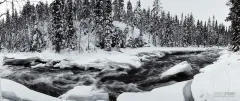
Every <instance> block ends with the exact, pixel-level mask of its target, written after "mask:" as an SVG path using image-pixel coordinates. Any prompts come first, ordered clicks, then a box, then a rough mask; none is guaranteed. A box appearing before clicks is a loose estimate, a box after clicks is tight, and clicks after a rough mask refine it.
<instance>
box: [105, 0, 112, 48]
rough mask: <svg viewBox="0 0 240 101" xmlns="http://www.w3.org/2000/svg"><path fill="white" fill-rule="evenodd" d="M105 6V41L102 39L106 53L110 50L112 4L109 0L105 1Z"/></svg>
mask: <svg viewBox="0 0 240 101" xmlns="http://www.w3.org/2000/svg"><path fill="white" fill-rule="evenodd" d="M104 4H105V5H106V6H105V8H104V26H105V28H104V29H105V32H104V33H105V35H104V36H105V39H104V48H105V50H106V51H111V48H112V38H111V37H112V18H111V14H112V3H111V0H106V1H105V2H104Z"/></svg>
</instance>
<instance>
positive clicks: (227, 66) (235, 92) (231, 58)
mask: <svg viewBox="0 0 240 101" xmlns="http://www.w3.org/2000/svg"><path fill="white" fill-rule="evenodd" d="M222 53H223V54H222V56H221V57H220V58H219V60H218V61H217V62H215V63H214V64H212V65H210V66H207V67H206V68H204V69H202V70H201V72H202V73H200V74H198V75H196V76H195V77H194V80H193V83H192V92H193V97H194V99H195V101H240V87H239V85H240V80H239V77H240V68H239V65H240V61H239V60H240V54H239V53H232V52H229V51H223V52H222Z"/></svg>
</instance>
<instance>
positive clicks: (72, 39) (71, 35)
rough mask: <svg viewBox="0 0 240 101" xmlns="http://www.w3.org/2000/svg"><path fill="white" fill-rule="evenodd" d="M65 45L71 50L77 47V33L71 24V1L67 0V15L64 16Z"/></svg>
mask: <svg viewBox="0 0 240 101" xmlns="http://www.w3.org/2000/svg"><path fill="white" fill-rule="evenodd" d="M66 25H67V30H66V37H65V38H66V47H67V48H68V49H71V50H75V49H76V47H77V43H76V41H77V35H76V31H75V29H74V26H73V2H72V0H67V16H66Z"/></svg>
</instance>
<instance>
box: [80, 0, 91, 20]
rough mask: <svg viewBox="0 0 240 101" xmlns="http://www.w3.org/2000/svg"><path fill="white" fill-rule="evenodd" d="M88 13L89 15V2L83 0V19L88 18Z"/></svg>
mask: <svg viewBox="0 0 240 101" xmlns="http://www.w3.org/2000/svg"><path fill="white" fill-rule="evenodd" d="M90 13H91V11H90V2H89V0H84V1H83V14H82V17H83V18H84V19H86V18H89V17H90Z"/></svg>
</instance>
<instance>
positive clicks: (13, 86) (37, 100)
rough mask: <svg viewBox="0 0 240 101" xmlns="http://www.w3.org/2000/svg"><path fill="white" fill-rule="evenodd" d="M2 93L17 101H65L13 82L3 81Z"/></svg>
mask: <svg viewBox="0 0 240 101" xmlns="http://www.w3.org/2000/svg"><path fill="white" fill-rule="evenodd" d="M1 88H2V89H1V91H2V93H3V95H5V96H9V97H11V98H15V99H17V100H28V101H65V100H60V99H58V98H54V97H51V96H48V95H45V94H41V93H38V92H35V91H33V90H30V89H28V88H27V87H25V86H23V85H21V84H19V83H16V82H14V81H11V80H7V79H1Z"/></svg>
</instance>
